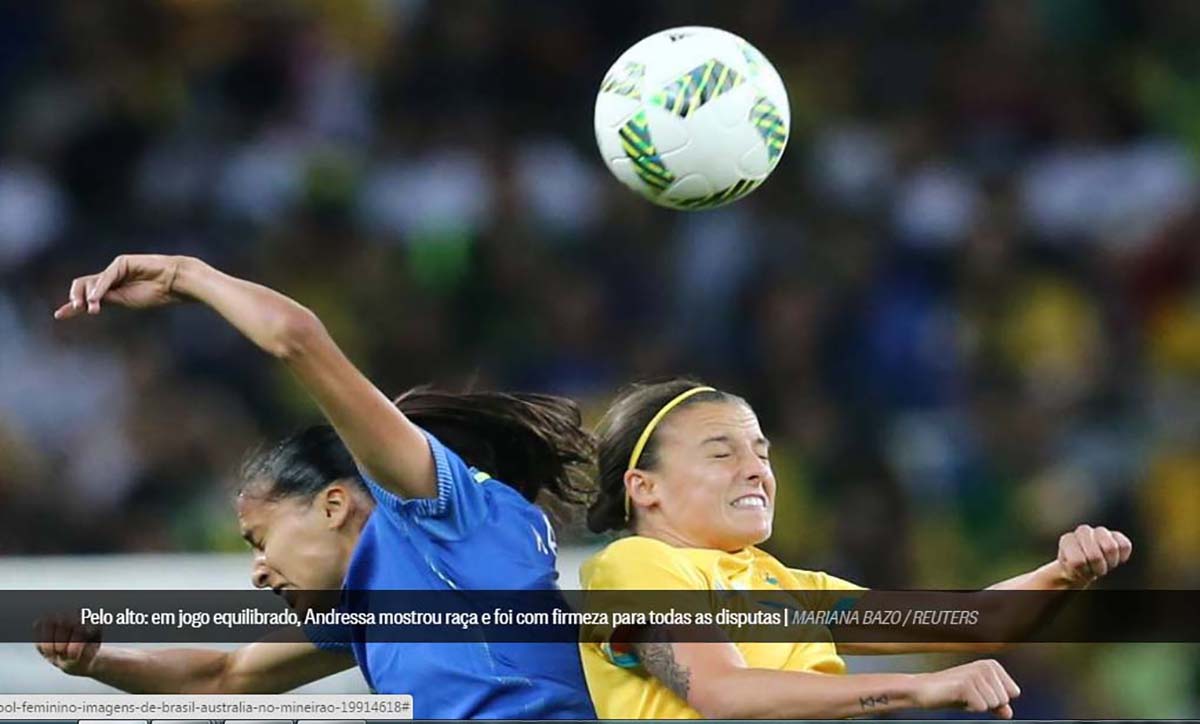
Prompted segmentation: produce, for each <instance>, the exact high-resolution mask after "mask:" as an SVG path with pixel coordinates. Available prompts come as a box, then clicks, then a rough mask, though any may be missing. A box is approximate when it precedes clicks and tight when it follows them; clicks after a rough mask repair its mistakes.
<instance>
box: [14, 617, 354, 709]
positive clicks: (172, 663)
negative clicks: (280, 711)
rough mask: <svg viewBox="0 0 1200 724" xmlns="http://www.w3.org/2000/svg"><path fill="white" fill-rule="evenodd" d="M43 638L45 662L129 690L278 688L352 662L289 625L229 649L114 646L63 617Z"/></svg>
mask: <svg viewBox="0 0 1200 724" xmlns="http://www.w3.org/2000/svg"><path fill="white" fill-rule="evenodd" d="M44 638H49V639H51V641H49V642H43V643H39V644H38V645H37V648H38V652H39V653H41V655H42V656H43V657H44V658H45V659H46V660H47V661H49V662H50V663H52V664H54V665H55V666H57V667H58V668H60V669H62V670H63V671H65V672H66V673H68V674H72V675H74V676H87V677H89V678H92V679H95V680H97V681H100V682H102V683H105V684H108V685H109V686H112V687H115V688H117V689H120V690H122V691H126V692H129V693H132V694H279V693H283V692H285V691H290V690H292V689H294V688H296V687H297V686H302V685H304V684H307V683H310V682H313V681H316V680H317V679H322V678H324V677H326V676H330V675H331V674H336V673H338V672H339V671H345V670H346V669H349V668H352V667H353V666H354V665H355V663H354V658H353V657H351V656H349V655H347V654H339V653H331V652H328V651H322V650H320V649H318V648H317V647H316V646H314V645H312V644H311V643H308V642H297V641H296V640H295V635H294V633H293V632H290V631H289V632H283V633H281V634H280V635H279V636H277V637H275V638H274V639H272V638H267V639H264V640H262V641H258V642H255V643H252V644H249V645H248V646H243V647H242V648H240V649H235V650H233V651H214V650H207V649H131V648H114V647H110V646H103V645H102V644H101V642H100V638H99V632H98V631H96V630H94V629H91V628H90V627H83V626H79V625H78V624H64V623H59V624H58V625H57V628H56V629H55V630H54V631H53V632H52V633H51V634H50V635H48V636H45V637H44Z"/></svg>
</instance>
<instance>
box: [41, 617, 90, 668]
mask: <svg viewBox="0 0 1200 724" xmlns="http://www.w3.org/2000/svg"><path fill="white" fill-rule="evenodd" d="M34 632H35V633H36V634H37V636H36V637H35V638H36V639H37V642H38V643H37V650H38V653H40V654H41V655H42V658H44V659H46V660H47V661H49V662H50V663H52V664H54V665H55V666H57V667H58V668H60V669H62V670H63V671H64V672H66V673H68V674H70V675H72V676H89V675H90V673H91V667H92V662H93V661H95V659H96V654H97V653H98V652H99V651H100V642H101V636H100V629H99V628H96V627H95V626H84V625H83V624H81V623H79V621H78V620H74V619H72V618H70V617H67V616H50V617H47V618H43V619H41V620H39V621H38V622H37V623H36V624H34Z"/></svg>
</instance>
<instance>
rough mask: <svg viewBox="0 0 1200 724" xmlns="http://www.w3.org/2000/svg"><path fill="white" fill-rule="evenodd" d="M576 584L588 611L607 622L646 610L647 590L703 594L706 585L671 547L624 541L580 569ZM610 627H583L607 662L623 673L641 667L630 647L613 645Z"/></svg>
mask: <svg viewBox="0 0 1200 724" xmlns="http://www.w3.org/2000/svg"><path fill="white" fill-rule="evenodd" d="M580 581H581V583H582V585H583V588H584V590H586V591H588V593H589V595H588V596H587V599H586V600H587V603H588V606H587V607H588V610H589V611H591V612H603V613H605V614H607V615H608V616H609V617H612V616H613V614H616V613H621V612H637V611H644V610H646V609H647V605H646V604H647V600H646V596H645V595H644V592H646V591H707V590H709V585H708V581H707V580H706V579H705V578H704V576H703V575H702V574H701V573H700V571H699V570H697V569H696V567H695V566H694V565H692V564H691V563H690V562H689V561H688V560H687V559H686V558H684V557H683V556H681V555H679V554H678V553H675V552H674V551H673V550H672V549H671V547H670V546H669V545H666V544H665V543H660V542H658V541H652V540H649V539H641V538H626V539H623V540H620V541H617V542H616V543H613V544H611V545H610V546H608V548H605V549H604V550H603V551H601V552H600V553H599V554H598V555H596V556H595V557H593V558H592V559H590V560H588V561H587V562H586V563H584V564H583V567H582V569H581V571H580ZM614 633H616V630H615V628H614V627H613V626H612V625H598V626H585V627H584V628H583V635H584V636H585V638H586V640H587V641H588V642H589V643H591V644H592V645H595V646H597V647H598V648H599V650H600V652H601V653H602V654H603V655H604V657H605V658H606V659H608V661H609V662H610V663H612V664H614V665H616V666H620V667H622V668H627V669H631V668H636V667H637V666H639V664H640V662H639V661H638V656H637V653H636V652H635V651H634V650H633V647H632V646H630V645H629V644H626V643H621V642H620V641H617V640H615V638H619V637H614V636H613V634H614Z"/></svg>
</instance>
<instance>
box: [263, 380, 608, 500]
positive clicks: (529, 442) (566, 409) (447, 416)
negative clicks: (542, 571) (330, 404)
mask: <svg viewBox="0 0 1200 724" xmlns="http://www.w3.org/2000/svg"><path fill="white" fill-rule="evenodd" d="M396 406H397V407H398V408H400V410H401V411H402V412H403V413H404V414H405V415H406V416H408V418H409V419H410V420H412V421H413V422H414V423H416V424H417V425H419V426H421V427H422V428H424V429H426V430H428V431H429V432H431V433H432V434H433V435H434V436H436V437H437V438H438V439H440V440H441V441H442V442H443V443H445V444H446V446H447V447H449V448H450V449H451V450H453V451H454V452H456V453H458V454H459V455H460V456H461V457H462V458H463V460H465V461H466V462H467V464H468V465H471V466H472V467H476V468H479V469H480V470H483V471H486V472H487V473H488V474H489V475H492V476H493V477H495V478H496V479H497V480H500V481H502V482H504V483H506V484H508V485H509V486H511V487H513V488H515V489H516V490H517V491H518V492H520V493H521V495H522V496H524V497H525V499H526V500H530V501H533V500H534V499H536V498H537V496H538V494H539V493H540V492H542V491H546V492H547V493H549V494H551V495H553V496H555V497H557V498H559V499H561V500H563V501H564V502H567V503H574V504H582V503H586V502H588V500H589V499H590V493H591V485H590V482H589V480H588V476H587V472H588V471H587V467H588V466H590V465H591V463H592V460H593V455H594V451H595V445H594V442H593V439H592V436H591V435H590V434H589V433H588V432H587V431H586V430H584V429H583V426H582V425H583V421H582V416H581V415H580V412H579V407H578V406H577V405H576V404H575V403H574V402H572V401H571V400H568V399H566V398H562V397H554V396H551V395H537V394H510V393H504V392H468V393H451V392H442V391H438V390H433V389H430V388H426V387H419V388H416V389H413V390H409V391H408V392H406V393H404V394H403V395H401V396H400V397H399V398H397V399H396ZM339 479H353V480H356V481H358V483H359V484H362V480H361V478H359V474H358V470H357V468H356V466H355V464H354V459H353V458H352V457H351V455H350V452H349V451H348V450H347V449H346V446H345V444H343V443H342V441H341V439H340V438H339V437H338V436H337V434H336V433H335V432H334V430H333V428H331V427H330V426H328V425H318V426H315V427H310V428H308V429H306V430H302V431H301V432H298V433H296V434H293V435H291V436H289V437H287V438H285V439H284V440H282V441H281V442H279V443H278V444H276V445H275V446H274V447H271V448H268V449H266V450H263V451H259V452H257V453H254V454H253V455H252V456H251V458H250V459H249V460H248V462H247V463H246V465H245V466H243V468H242V480H243V489H244V488H245V486H246V485H250V484H259V483H262V482H265V483H268V484H269V485H270V487H269V489H267V490H266V491H264V492H263V493H261V494H263V495H264V496H265V497H268V498H284V497H294V496H299V497H305V498H311V497H312V496H314V495H316V494H317V493H318V492H320V491H321V490H322V489H323V488H324V487H325V486H327V485H329V484H330V483H332V482H333V481H334V480H339Z"/></svg>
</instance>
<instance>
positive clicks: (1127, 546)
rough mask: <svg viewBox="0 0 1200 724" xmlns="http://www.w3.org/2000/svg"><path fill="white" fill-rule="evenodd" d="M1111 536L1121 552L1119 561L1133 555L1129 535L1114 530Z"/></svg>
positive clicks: (1123, 560)
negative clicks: (1115, 540)
mask: <svg viewBox="0 0 1200 724" xmlns="http://www.w3.org/2000/svg"><path fill="white" fill-rule="evenodd" d="M1113 537H1114V538H1116V539H1117V548H1119V549H1120V552H1121V562H1122V563H1124V562H1125V561H1127V560H1129V556H1131V555H1133V541H1131V540H1129V536H1127V535H1125V534H1124V533H1122V532H1121V531H1119V530H1118V531H1114V532H1113Z"/></svg>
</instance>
